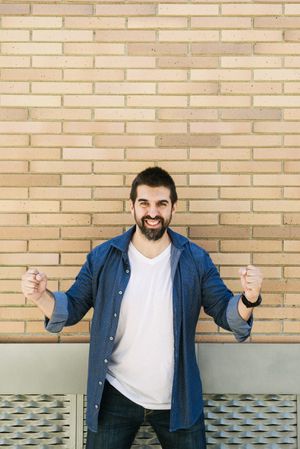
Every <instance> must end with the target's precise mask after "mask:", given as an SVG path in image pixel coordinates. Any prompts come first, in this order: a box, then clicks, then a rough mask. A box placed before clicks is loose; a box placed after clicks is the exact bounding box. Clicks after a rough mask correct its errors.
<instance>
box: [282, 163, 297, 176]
mask: <svg viewBox="0 0 300 449" xmlns="http://www.w3.org/2000/svg"><path fill="white" fill-rule="evenodd" d="M299 169H300V162H299V161H288V162H285V163H284V171H285V172H287V173H293V172H297V173H298V172H299Z"/></svg>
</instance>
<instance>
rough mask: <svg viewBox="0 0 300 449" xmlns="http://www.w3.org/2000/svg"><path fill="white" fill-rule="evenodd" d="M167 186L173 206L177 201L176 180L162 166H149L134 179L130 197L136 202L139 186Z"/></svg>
mask: <svg viewBox="0 0 300 449" xmlns="http://www.w3.org/2000/svg"><path fill="white" fill-rule="evenodd" d="M141 185H146V186H150V187H161V186H163V187H167V188H168V189H169V190H170V198H171V203H172V206H173V204H174V203H176V201H177V192H176V187H175V182H174V180H173V178H172V177H171V176H170V175H169V173H168V172H167V171H166V170H163V169H162V168H160V167H149V168H146V169H145V170H143V171H142V172H141V173H139V174H138V175H137V176H136V177H135V178H134V180H133V182H132V185H131V191H130V199H131V201H132V202H133V203H134V202H135V200H136V197H137V188H138V186H141Z"/></svg>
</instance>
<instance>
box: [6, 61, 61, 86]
mask: <svg viewBox="0 0 300 449" xmlns="http://www.w3.org/2000/svg"><path fill="white" fill-rule="evenodd" d="M0 61H1V58H0ZM28 61H29V59H28ZM29 65H30V63H29V64H27V65H26V66H24V67H29ZM1 73H2V75H1V78H2V79H3V80H4V79H6V80H24V81H42V80H44V81H45V80H47V81H59V80H61V79H62V70H58V69H47V72H45V70H41V69H24V68H22V69H3V70H1Z"/></svg>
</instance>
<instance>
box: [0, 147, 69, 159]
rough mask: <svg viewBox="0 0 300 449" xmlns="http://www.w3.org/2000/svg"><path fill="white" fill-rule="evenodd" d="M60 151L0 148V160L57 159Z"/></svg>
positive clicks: (52, 149)
mask: <svg viewBox="0 0 300 449" xmlns="http://www.w3.org/2000/svg"><path fill="white" fill-rule="evenodd" d="M59 158H60V151H59V150H58V149H56V148H28V147H25V148H5V147H1V159H8V160H19V159H26V160H30V159H47V160H49V159H59Z"/></svg>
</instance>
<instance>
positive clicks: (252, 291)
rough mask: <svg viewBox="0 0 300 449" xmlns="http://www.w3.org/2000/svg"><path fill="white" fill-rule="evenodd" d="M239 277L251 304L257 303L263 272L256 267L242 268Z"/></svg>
mask: <svg viewBox="0 0 300 449" xmlns="http://www.w3.org/2000/svg"><path fill="white" fill-rule="evenodd" d="M239 275H240V277H241V284H242V288H243V291H244V295H245V296H246V298H247V299H248V301H250V302H255V301H256V300H257V298H258V296H259V294H260V290H261V285H262V281H263V276H262V272H261V271H260V269H259V268H257V267H255V266H254V265H248V266H247V267H244V268H240V270H239Z"/></svg>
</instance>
